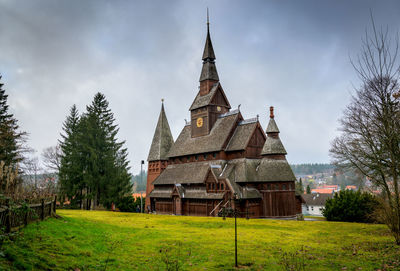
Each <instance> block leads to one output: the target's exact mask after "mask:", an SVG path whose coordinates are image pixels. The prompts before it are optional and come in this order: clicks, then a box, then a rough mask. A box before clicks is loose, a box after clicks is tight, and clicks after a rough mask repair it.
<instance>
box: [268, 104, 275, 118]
mask: <svg viewBox="0 0 400 271" xmlns="http://www.w3.org/2000/svg"><path fill="white" fill-rule="evenodd" d="M269 117H270V118H271V119H273V118H274V117H275V116H274V107H273V106H270V107H269Z"/></svg>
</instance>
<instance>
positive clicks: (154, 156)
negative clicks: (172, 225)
mask: <svg viewBox="0 0 400 271" xmlns="http://www.w3.org/2000/svg"><path fill="white" fill-rule="evenodd" d="M161 101H162V104H161V112H160V116H159V117H158V122H157V126H156V131H155V132H154V136H153V141H152V143H151V147H150V152H149V156H148V158H147V161H148V169H147V185H146V210H148V207H147V206H150V197H149V194H150V192H151V191H152V190H153V189H154V186H153V185H152V183H153V181H154V180H155V179H156V178H157V177H158V176H159V175H160V174H161V172H162V171H163V170H164V169H165V168H166V167H167V165H168V157H167V154H168V152H169V150H170V149H171V146H172V144H174V139H173V137H172V134H171V129H170V128H169V124H168V120H167V116H166V115H165V110H164V100H161Z"/></svg>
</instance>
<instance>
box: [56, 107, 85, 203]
mask: <svg viewBox="0 0 400 271" xmlns="http://www.w3.org/2000/svg"><path fill="white" fill-rule="evenodd" d="M79 122H80V117H79V113H78V110H77V109H76V106H75V105H73V106H72V107H71V109H70V114H69V116H68V117H67V119H66V120H65V122H64V123H63V133H62V134H61V140H60V146H61V150H62V155H61V165H60V173H59V178H60V182H61V192H62V193H63V194H64V195H66V196H67V197H68V198H69V199H73V200H74V201H75V202H79V203H80V204H82V189H83V188H84V186H85V185H84V183H83V179H82V173H83V164H82V159H81V152H80V146H79V145H80V144H79V141H78V140H79Z"/></svg>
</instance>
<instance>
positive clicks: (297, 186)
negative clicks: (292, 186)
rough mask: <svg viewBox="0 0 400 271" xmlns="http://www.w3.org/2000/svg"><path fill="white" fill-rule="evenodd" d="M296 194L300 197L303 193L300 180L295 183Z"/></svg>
mask: <svg viewBox="0 0 400 271" xmlns="http://www.w3.org/2000/svg"><path fill="white" fill-rule="evenodd" d="M296 193H298V194H300V195H301V194H303V193H304V186H303V180H302V179H301V178H299V181H297V182H296Z"/></svg>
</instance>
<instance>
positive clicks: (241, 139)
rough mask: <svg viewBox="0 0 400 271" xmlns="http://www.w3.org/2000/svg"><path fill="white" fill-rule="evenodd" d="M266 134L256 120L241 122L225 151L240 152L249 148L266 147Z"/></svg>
mask: <svg viewBox="0 0 400 271" xmlns="http://www.w3.org/2000/svg"><path fill="white" fill-rule="evenodd" d="M264 142H265V134H264V131H263V130H262V129H261V125H260V124H259V123H258V120H257V119H256V118H254V119H250V120H244V121H242V122H239V125H238V126H237V127H236V129H235V132H234V134H233V136H232V137H231V139H230V141H229V143H228V145H227V147H226V149H225V151H240V150H244V149H246V148H247V147H248V146H251V147H260V148H262V147H263V146H264Z"/></svg>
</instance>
